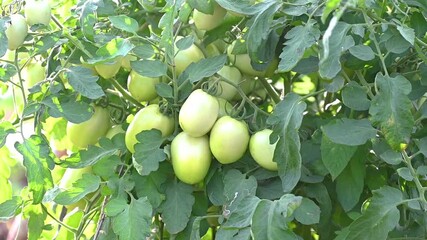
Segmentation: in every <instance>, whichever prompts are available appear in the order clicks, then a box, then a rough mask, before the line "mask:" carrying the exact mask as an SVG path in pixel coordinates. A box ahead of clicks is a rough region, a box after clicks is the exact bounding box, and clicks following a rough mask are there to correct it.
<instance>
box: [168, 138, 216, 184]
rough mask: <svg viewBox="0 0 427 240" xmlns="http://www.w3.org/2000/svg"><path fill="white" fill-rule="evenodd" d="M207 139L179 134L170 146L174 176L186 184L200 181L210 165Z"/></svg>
mask: <svg viewBox="0 0 427 240" xmlns="http://www.w3.org/2000/svg"><path fill="white" fill-rule="evenodd" d="M211 158H212V156H211V152H210V150H209V139H208V137H207V136H206V135H204V136H201V137H192V136H190V135H188V134H187V133H185V132H181V133H179V134H178V135H177V136H176V137H175V138H174V139H173V140H172V144H171V159H172V166H173V170H174V172H175V175H176V176H177V177H178V179H179V180H181V181H183V182H184V183H187V184H195V183H198V182H200V181H202V180H203V179H204V178H205V177H206V174H207V173H208V170H209V166H210V164H211Z"/></svg>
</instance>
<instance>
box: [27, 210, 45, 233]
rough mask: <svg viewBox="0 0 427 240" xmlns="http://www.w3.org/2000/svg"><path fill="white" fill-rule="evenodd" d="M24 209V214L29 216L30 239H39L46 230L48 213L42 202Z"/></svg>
mask: <svg viewBox="0 0 427 240" xmlns="http://www.w3.org/2000/svg"><path fill="white" fill-rule="evenodd" d="M24 211H25V212H24V215H27V216H28V240H37V239H39V238H40V235H41V234H42V232H43V230H44V229H43V227H44V225H45V223H44V221H45V220H46V218H47V213H46V212H45V211H43V208H42V206H41V205H40V204H38V205H28V206H26V207H25V209H24Z"/></svg>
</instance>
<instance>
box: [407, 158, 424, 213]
mask: <svg viewBox="0 0 427 240" xmlns="http://www.w3.org/2000/svg"><path fill="white" fill-rule="evenodd" d="M402 156H403V160H404V162H405V164H406V166H407V167H408V168H409V171H410V172H411V175H412V177H413V178H414V182H415V185H416V186H417V190H418V194H419V201H420V202H421V208H423V209H424V211H427V199H426V196H425V193H426V190H427V187H424V186H423V185H422V184H421V182H420V179H418V175H417V172H416V171H415V169H414V167H413V166H412V162H411V158H410V157H409V156H408V154H407V153H406V151H402Z"/></svg>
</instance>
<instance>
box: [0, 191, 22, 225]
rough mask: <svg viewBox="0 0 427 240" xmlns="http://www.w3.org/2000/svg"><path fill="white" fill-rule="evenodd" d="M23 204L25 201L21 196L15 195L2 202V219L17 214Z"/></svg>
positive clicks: (0, 213) (0, 211) (5, 219)
mask: <svg viewBox="0 0 427 240" xmlns="http://www.w3.org/2000/svg"><path fill="white" fill-rule="evenodd" d="M22 204H24V202H23V201H22V199H21V197H19V196H14V197H12V199H10V200H7V201H6V202H3V203H0V221H7V220H9V219H11V218H13V217H14V216H15V215H17V214H18V212H19V211H20V209H21V207H22Z"/></svg>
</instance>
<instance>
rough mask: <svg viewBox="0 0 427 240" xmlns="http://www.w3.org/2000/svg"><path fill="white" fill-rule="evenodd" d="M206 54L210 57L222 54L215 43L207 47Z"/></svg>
mask: <svg viewBox="0 0 427 240" xmlns="http://www.w3.org/2000/svg"><path fill="white" fill-rule="evenodd" d="M206 53H207V55H208V57H215V56H218V55H220V54H221V53H220V51H219V50H218V48H217V47H216V46H215V44H213V43H211V44H209V45H207V46H206Z"/></svg>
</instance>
